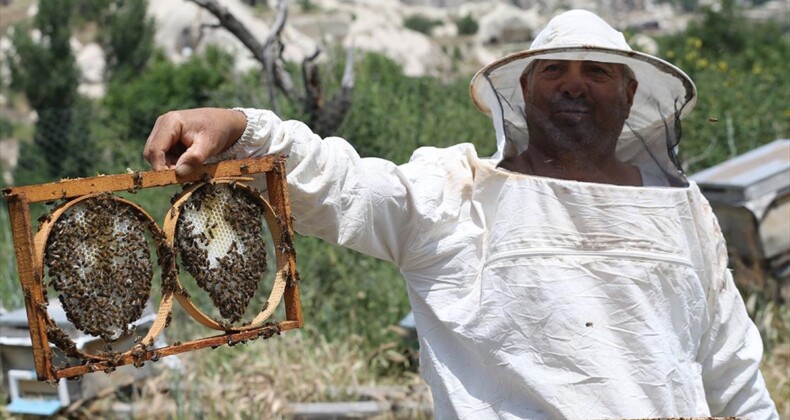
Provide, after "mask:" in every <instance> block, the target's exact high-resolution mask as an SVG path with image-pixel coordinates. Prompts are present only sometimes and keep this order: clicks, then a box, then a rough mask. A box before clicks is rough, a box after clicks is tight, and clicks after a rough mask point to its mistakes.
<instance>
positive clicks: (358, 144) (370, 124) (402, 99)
mask: <svg viewBox="0 0 790 420" xmlns="http://www.w3.org/2000/svg"><path fill="white" fill-rule="evenodd" d="M359 67H360V68H359V74H360V77H359V79H358V80H357V84H356V88H355V90H354V99H353V103H354V107H353V108H352V110H351V113H350V114H349V116H348V117H347V119H346V121H345V122H344V123H343V125H342V126H341V128H340V133H339V134H340V135H341V136H342V137H344V138H346V139H348V140H349V141H350V142H351V143H352V144H353V145H354V147H355V148H356V149H357V151H358V152H359V154H360V155H361V156H377V157H382V158H385V159H389V160H392V161H394V162H397V163H403V162H406V161H407V160H408V158H409V157H410V156H411V153H412V152H413V151H414V150H415V149H417V148H418V147H422V146H436V147H447V146H451V145H454V144H458V143H463V142H472V143H474V144H475V145H476V146H477V149H478V153H479V154H480V155H481V156H486V155H489V154H492V153H493V152H494V150H495V140H494V137H493V133H492V131H493V130H491V128H490V127H491V123H490V121H489V119H488V118H487V117H485V116H483V115H482V114H481V113H480V112H479V111H477V109H475V107H474V106H473V105H472V102H471V100H470V99H469V93H468V87H467V82H466V80H458V81H452V82H442V81H440V80H438V79H435V78H431V77H417V78H411V77H407V76H405V75H403V73H402V71H401V69H400V67H399V66H398V65H397V64H396V63H394V62H393V61H391V60H389V59H387V58H386V57H384V56H381V55H377V54H369V55H367V56H365V57H364V58H363V60H362V62H361V63H360V66H359Z"/></svg>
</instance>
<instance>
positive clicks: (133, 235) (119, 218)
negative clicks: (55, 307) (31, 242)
mask: <svg viewBox="0 0 790 420" xmlns="http://www.w3.org/2000/svg"><path fill="white" fill-rule="evenodd" d="M147 223H148V221H147V219H146V218H145V216H144V215H142V214H141V213H140V212H139V211H137V209H135V208H133V207H131V206H129V205H128V204H126V203H124V202H121V201H119V200H117V199H115V198H114V197H113V196H112V195H110V194H103V195H99V196H96V197H92V198H89V199H87V200H84V201H82V202H80V203H79V204H77V205H74V206H72V207H71V208H69V209H68V210H67V211H66V212H64V213H63V214H62V215H61V216H60V217H59V218H58V219H57V220H56V221H55V224H54V225H53V227H52V230H51V233H50V234H49V237H48V239H47V244H46V248H45V253H44V265H45V266H46V267H47V270H48V272H49V279H50V285H51V286H52V288H53V289H54V290H55V291H56V292H57V293H58V298H59V299H60V301H61V304H62V305H63V309H64V311H65V312H66V316H67V318H68V319H69V321H71V322H72V323H73V324H74V326H75V327H76V328H77V329H79V330H81V331H83V332H85V333H87V334H91V335H94V336H98V337H101V338H102V339H103V340H104V341H106V342H113V341H116V340H118V339H119V338H120V337H122V336H125V335H127V334H129V333H130V328H131V324H132V323H133V322H134V321H136V320H137V319H139V318H140V316H141V315H142V313H143V309H144V308H145V304H146V302H147V301H148V297H149V296H150V294H151V279H152V277H153V264H152V261H151V252H150V249H149V241H148V239H147V238H146V232H147V228H148V227H147Z"/></svg>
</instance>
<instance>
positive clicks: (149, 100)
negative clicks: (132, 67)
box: [101, 48, 234, 168]
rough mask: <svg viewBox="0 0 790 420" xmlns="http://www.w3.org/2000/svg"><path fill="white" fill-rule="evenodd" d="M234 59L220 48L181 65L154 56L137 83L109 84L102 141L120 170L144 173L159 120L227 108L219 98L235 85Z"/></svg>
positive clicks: (105, 102)
mask: <svg viewBox="0 0 790 420" xmlns="http://www.w3.org/2000/svg"><path fill="white" fill-rule="evenodd" d="M232 75H233V58H232V56H230V55H229V54H227V53H224V52H222V51H220V50H218V49H216V48H209V49H208V50H207V51H206V53H205V54H200V55H194V56H192V57H191V58H190V59H189V60H188V61H187V62H185V63H183V64H181V65H177V64H174V63H172V62H170V61H169V60H168V59H167V58H166V57H165V56H164V55H163V54H161V53H159V54H155V55H154V57H153V58H152V60H151V61H150V63H149V65H148V67H147V70H146V71H145V72H143V73H141V74H138V75H137V77H135V78H133V79H130V80H124V79H120V80H118V79H112V80H110V81H109V82H108V87H107V93H106V95H105V97H104V98H103V100H102V112H103V113H102V116H101V118H102V120H103V121H105V124H104V126H103V127H102V128H101V130H102V135H101V137H102V138H105V139H107V141H108V142H111V143H109V144H108V148H109V150H110V152H111V153H112V155H113V156H112V161H113V162H115V163H114V165H115V166H116V167H120V168H125V167H134V168H141V167H145V165H144V163H143V162H142V160H141V151H142V149H143V145H144V144H145V140H146V138H147V136H148V133H149V132H150V131H151V127H153V124H154V122H155V121H156V118H157V117H158V116H159V115H161V114H164V113H165V112H167V111H170V110H173V109H183V108H195V107H202V106H223V105H222V104H221V103H220V102H219V101H218V100H217V99H216V98H215V92H217V91H220V90H221V89H222V87H223V85H225V84H230V83H232V81H233V80H234V79H233V76H232Z"/></svg>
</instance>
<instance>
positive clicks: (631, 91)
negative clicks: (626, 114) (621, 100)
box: [625, 79, 639, 109]
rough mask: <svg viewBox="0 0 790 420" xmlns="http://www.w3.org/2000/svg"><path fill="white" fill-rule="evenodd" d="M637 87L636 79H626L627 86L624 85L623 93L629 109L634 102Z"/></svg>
mask: <svg viewBox="0 0 790 420" xmlns="http://www.w3.org/2000/svg"><path fill="white" fill-rule="evenodd" d="M638 87H639V82H637V81H636V79H631V80H629V81H628V86H626V87H625V94H626V97H627V99H628V109H631V106H632V105H633V104H634V96H635V95H636V89H637V88H638Z"/></svg>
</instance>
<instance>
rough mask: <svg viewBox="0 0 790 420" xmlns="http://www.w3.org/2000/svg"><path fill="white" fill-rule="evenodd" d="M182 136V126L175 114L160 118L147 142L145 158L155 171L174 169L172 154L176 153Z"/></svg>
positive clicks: (170, 113)
mask: <svg viewBox="0 0 790 420" xmlns="http://www.w3.org/2000/svg"><path fill="white" fill-rule="evenodd" d="M181 136H182V124H181V122H180V119H179V118H178V116H177V115H176V113H175V112H169V113H167V114H164V115H162V116H160V117H159V118H157V119H156V123H155V124H154V128H153V129H152V130H151V134H149V135H148V139H147V140H146V142H145V148H144V149H143V157H144V158H145V160H147V161H148V162H149V163H150V164H151V167H152V168H153V169H154V170H162V169H168V168H170V167H172V164H173V160H174V159H173V157H172V153H173V152H175V151H176V150H175V147H174V146H176V145H178V144H180V143H181ZM181 151H183V149H182V150H181ZM168 158H169V159H168ZM168 160H170V161H169V162H168Z"/></svg>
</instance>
